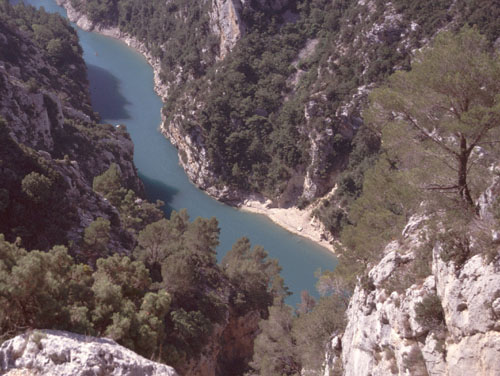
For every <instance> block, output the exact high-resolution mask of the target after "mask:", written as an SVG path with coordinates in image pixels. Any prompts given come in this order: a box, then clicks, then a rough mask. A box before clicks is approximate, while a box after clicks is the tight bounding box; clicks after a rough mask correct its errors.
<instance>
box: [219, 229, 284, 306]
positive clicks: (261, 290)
mask: <svg viewBox="0 0 500 376" xmlns="http://www.w3.org/2000/svg"><path fill="white" fill-rule="evenodd" d="M267 256H268V254H267V252H266V251H265V250H264V248H262V247H261V246H255V247H254V248H253V250H252V249H251V246H250V240H248V238H245V237H243V238H240V239H238V240H237V241H236V243H234V244H233V247H232V248H231V250H230V251H229V252H228V253H227V254H226V255H225V256H224V258H223V259H222V262H221V265H222V268H223V270H224V272H225V274H226V275H227V276H228V277H229V280H230V281H231V283H232V284H233V285H234V286H235V287H236V288H237V289H238V291H239V293H238V296H237V297H236V302H235V303H236V304H237V305H238V306H239V308H240V309H244V308H254V307H256V308H260V309H266V308H267V307H268V306H270V305H271V304H272V303H273V300H274V298H279V299H281V300H282V299H284V298H285V296H286V294H287V290H286V288H285V287H284V286H283V280H282V279H280V278H279V272H280V271H281V267H280V266H279V265H278V261H277V260H275V259H269V258H268V257H267Z"/></svg>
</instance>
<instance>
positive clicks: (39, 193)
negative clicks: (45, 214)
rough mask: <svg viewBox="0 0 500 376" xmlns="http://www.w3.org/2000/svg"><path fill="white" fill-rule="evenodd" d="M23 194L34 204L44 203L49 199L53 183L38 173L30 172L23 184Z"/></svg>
mask: <svg viewBox="0 0 500 376" xmlns="http://www.w3.org/2000/svg"><path fill="white" fill-rule="evenodd" d="M21 187H22V190H23V192H24V193H25V194H26V195H27V196H28V197H29V198H30V199H31V200H33V201H34V202H36V203H43V202H45V201H46V200H48V199H49V197H50V193H51V188H52V181H51V180H50V179H49V178H48V177H46V176H45V175H41V174H39V173H38V172H30V173H29V174H28V175H26V176H25V177H24V178H23V181H22V182H21Z"/></svg>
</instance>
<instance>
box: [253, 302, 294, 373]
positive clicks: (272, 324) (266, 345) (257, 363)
mask: <svg viewBox="0 0 500 376" xmlns="http://www.w3.org/2000/svg"><path fill="white" fill-rule="evenodd" d="M292 323H293V317H292V309H291V307H289V306H286V305H283V304H280V305H275V306H272V307H270V308H269V318H268V319H267V320H265V321H261V322H260V324H259V327H260V330H261V333H260V334H259V335H258V336H257V338H256V339H255V344H254V355H253V360H252V362H251V363H250V365H251V366H252V368H253V369H254V370H255V371H256V372H258V374H259V375H262V376H275V375H282V376H283V375H286V376H292V375H293V376H295V375H297V376H298V375H300V371H301V364H300V363H298V362H297V360H296V359H295V358H294V349H295V346H294V342H293V339H292V336H291V330H292Z"/></svg>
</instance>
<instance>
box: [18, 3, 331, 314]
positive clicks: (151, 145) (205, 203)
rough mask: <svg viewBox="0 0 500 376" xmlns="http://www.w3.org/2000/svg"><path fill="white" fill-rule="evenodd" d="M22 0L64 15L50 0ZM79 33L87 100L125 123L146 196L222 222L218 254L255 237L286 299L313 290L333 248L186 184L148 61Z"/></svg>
mask: <svg viewBox="0 0 500 376" xmlns="http://www.w3.org/2000/svg"><path fill="white" fill-rule="evenodd" d="M13 2H15V1H13ZM25 2H26V3H29V4H32V5H34V6H43V7H44V8H45V10H47V11H49V12H58V13H60V14H62V15H63V16H66V12H65V10H64V9H63V8H61V7H59V6H57V4H56V3H55V1H53V0H27V1H25ZM78 35H79V37H80V43H81V45H82V48H83V51H84V54H83V57H84V59H85V62H86V64H87V67H88V77H89V81H90V92H91V98H92V105H93V108H94V110H95V111H98V112H99V113H100V114H101V117H102V121H103V122H106V123H111V124H118V123H120V124H125V125H126V126H127V129H128V131H129V133H130V135H131V137H132V140H133V142H134V145H135V155H134V161H135V164H136V166H137V168H138V170H139V175H140V177H141V179H142V180H143V181H144V184H145V187H146V193H147V196H148V198H149V199H150V200H156V199H160V200H162V201H164V202H165V203H166V207H165V210H166V212H167V214H168V213H169V212H170V211H171V210H180V209H182V208H186V209H187V210H188V213H189V215H190V217H191V218H192V219H194V218H195V217H197V216H201V217H213V216H214V217H216V218H217V220H218V221H219V226H220V228H221V233H220V245H219V247H218V259H219V260H220V259H221V258H222V257H223V256H224V254H225V253H226V252H227V251H228V250H229V249H231V246H232V244H233V243H234V242H235V241H236V240H237V239H238V238H240V237H242V236H246V237H248V238H249V239H250V240H251V242H252V244H254V245H262V246H263V247H264V248H265V249H266V250H267V251H268V252H269V254H270V256H271V257H273V258H276V259H278V260H279V263H280V265H281V266H282V268H283V270H282V272H281V275H282V276H283V278H284V279H285V283H286V285H287V286H288V287H289V289H290V291H291V292H293V295H292V296H290V297H289V298H288V299H287V303H288V304H290V305H292V306H294V307H295V305H296V304H297V303H298V302H299V301H300V292H301V291H302V290H308V291H309V292H310V293H311V294H312V295H315V296H317V293H316V290H315V284H316V281H317V279H316V277H315V276H314V272H315V271H316V270H318V269H320V268H321V269H322V270H326V269H330V270H332V269H333V268H334V267H335V264H336V260H335V257H334V256H333V254H332V253H330V252H329V251H328V250H326V249H324V248H323V247H321V246H319V245H316V244H315V243H313V242H312V241H310V240H308V239H305V238H303V237H300V236H297V235H294V234H291V233H290V232H288V231H286V230H284V229H283V228H281V227H279V226H277V225H275V224H274V223H273V222H272V221H271V220H269V219H268V218H267V217H265V216H263V215H259V214H252V213H245V212H242V211H239V210H237V209H234V208H232V207H229V206H227V205H224V204H221V203H220V202H218V201H216V200H214V199H212V198H211V197H209V196H208V195H206V194H205V193H203V192H202V191H201V190H199V189H197V188H196V187H195V186H194V185H193V184H191V183H190V182H189V180H188V178H187V176H186V174H185V173H184V170H183V169H182V168H181V167H180V166H179V163H178V157H177V151H176V149H175V148H174V147H173V146H172V145H171V144H170V142H169V141H168V140H167V139H165V138H164V137H163V136H162V135H161V134H160V133H159V131H158V128H159V125H160V110H161V107H162V102H161V100H160V98H159V97H158V96H157V95H156V93H155V92H154V91H153V71H152V68H151V67H150V66H149V64H148V63H147V61H146V60H145V59H144V58H143V57H142V55H140V54H139V53H137V52H136V51H134V50H132V49H130V48H129V47H127V46H126V45H125V44H124V43H122V42H120V41H117V40H115V39H112V38H109V37H104V36H102V35H99V34H96V33H89V32H85V31H83V30H81V29H78Z"/></svg>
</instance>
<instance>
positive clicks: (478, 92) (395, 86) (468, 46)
mask: <svg viewBox="0 0 500 376" xmlns="http://www.w3.org/2000/svg"><path fill="white" fill-rule="evenodd" d="M499 82H500V59H499V58H498V56H494V55H492V54H491V53H490V52H489V50H488V45H487V43H486V40H485V38H484V37H482V36H481V35H479V33H478V32H477V31H476V30H473V29H469V28H464V29H462V30H461V31H460V32H459V33H458V34H456V35H453V34H451V33H449V32H448V33H441V34H440V35H439V36H438V37H437V38H436V39H435V41H434V43H433V46H432V48H427V49H424V50H423V51H422V52H421V53H420V54H418V56H417V57H416V59H415V63H414V64H413V65H412V70H411V71H410V72H397V73H396V74H394V75H393V76H391V78H390V79H389V83H388V85H387V86H385V87H383V88H380V89H377V90H375V91H373V92H372V94H371V95H370V98H371V105H370V109H369V111H367V113H366V119H367V120H368V122H370V124H371V126H372V127H373V128H374V129H376V130H377V131H378V132H379V133H380V134H381V135H382V137H383V143H384V148H387V149H389V150H391V151H393V152H395V153H397V154H398V157H399V159H400V160H401V161H402V164H403V165H404V167H405V168H406V169H408V170H411V171H412V174H413V176H414V178H415V180H414V181H413V184H415V185H416V186H420V187H422V188H424V189H425V190H427V191H428V192H431V195H433V196H435V195H436V193H442V194H441V195H440V197H439V200H436V201H439V202H442V201H443V200H444V199H446V198H449V196H450V194H452V196H451V199H452V200H456V199H458V198H459V199H460V200H461V201H463V203H464V204H465V205H468V206H469V207H471V208H472V207H473V206H474V200H475V198H476V197H477V195H478V194H479V193H480V192H482V191H483V190H484V188H485V185H484V184H485V182H484V181H483V180H484V176H485V175H487V174H486V173H485V169H486V168H487V166H488V165H487V164H486V163H485V162H486V161H484V158H481V156H480V153H477V150H478V148H479V147H481V148H483V149H487V148H491V147H494V146H493V145H494V144H491V142H490V141H491V140H492V138H493V140H494V139H496V137H499V136H500V135H499V131H498V129H499V128H500V127H499V123H498V121H497V118H498V117H499V116H500V102H499V99H498V98H499V97H498V93H500V84H499ZM422 166H425V168H422ZM436 171H439V174H436ZM456 194H458V197H456V196H453V195H456ZM455 205H456V204H455Z"/></svg>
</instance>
